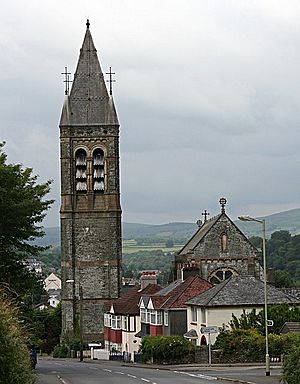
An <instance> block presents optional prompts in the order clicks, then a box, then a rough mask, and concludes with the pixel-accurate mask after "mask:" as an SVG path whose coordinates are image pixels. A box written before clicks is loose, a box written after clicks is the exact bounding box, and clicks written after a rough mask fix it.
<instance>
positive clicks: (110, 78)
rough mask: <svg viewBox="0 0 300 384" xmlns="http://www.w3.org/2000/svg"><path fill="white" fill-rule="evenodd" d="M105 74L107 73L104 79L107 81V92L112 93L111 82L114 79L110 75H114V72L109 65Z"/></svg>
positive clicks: (113, 81)
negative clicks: (106, 78)
mask: <svg viewBox="0 0 300 384" xmlns="http://www.w3.org/2000/svg"><path fill="white" fill-rule="evenodd" d="M106 75H109V79H108V80H106V81H107V82H108V83H109V94H110V95H112V83H115V82H116V80H113V78H112V75H115V72H112V71H111V67H109V72H106Z"/></svg>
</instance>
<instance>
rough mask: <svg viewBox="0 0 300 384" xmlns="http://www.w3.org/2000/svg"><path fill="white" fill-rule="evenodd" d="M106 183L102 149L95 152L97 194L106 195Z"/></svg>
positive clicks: (94, 176) (94, 171)
mask: <svg viewBox="0 0 300 384" xmlns="http://www.w3.org/2000/svg"><path fill="white" fill-rule="evenodd" d="M104 181H105V173H104V152H103V151H102V149H100V148H97V149H95V150H94V152H93V190H94V191H95V192H99V193H104V189H105V184H104Z"/></svg>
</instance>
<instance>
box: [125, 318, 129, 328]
mask: <svg viewBox="0 0 300 384" xmlns="http://www.w3.org/2000/svg"><path fill="white" fill-rule="evenodd" d="M128 323H129V322H128V317H127V316H124V331H128Z"/></svg>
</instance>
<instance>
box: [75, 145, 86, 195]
mask: <svg viewBox="0 0 300 384" xmlns="http://www.w3.org/2000/svg"><path fill="white" fill-rule="evenodd" d="M86 168H87V158H86V152H85V150H84V149H78V150H77V151H76V154H75V182H76V191H77V192H86V191H87V176H86Z"/></svg>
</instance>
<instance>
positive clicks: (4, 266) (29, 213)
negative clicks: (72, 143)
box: [0, 143, 53, 302]
mask: <svg viewBox="0 0 300 384" xmlns="http://www.w3.org/2000/svg"><path fill="white" fill-rule="evenodd" d="M3 146H4V143H0V212H1V215H0V281H1V282H2V283H4V285H5V286H6V287H9V289H10V292H12V289H13V290H14V293H15V296H16V297H18V298H20V301H23V302H24V300H25V301H26V300H29V299H30V297H31V295H32V292H33V289H34V287H36V285H37V278H36V276H35V274H34V273H32V272H30V271H29V270H28V268H27V266H26V259H27V258H30V257H35V256H37V255H38V254H39V252H41V251H42V250H45V249H46V247H40V246H37V245H35V244H34V243H33V242H32V241H33V240H34V239H35V238H37V237H42V236H43V235H44V232H43V230H42V227H41V225H40V223H41V222H42V220H43V218H44V217H45V215H46V211H47V210H48V209H49V208H50V205H51V204H52V202H53V200H44V197H45V195H46V194H47V193H48V192H49V191H50V184H51V181H50V180H49V181H47V182H45V183H41V184H38V183H37V176H35V175H33V174H32V169H31V168H23V167H22V165H21V164H7V162H6V160H7V156H6V154H5V153H4V152H3Z"/></svg>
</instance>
